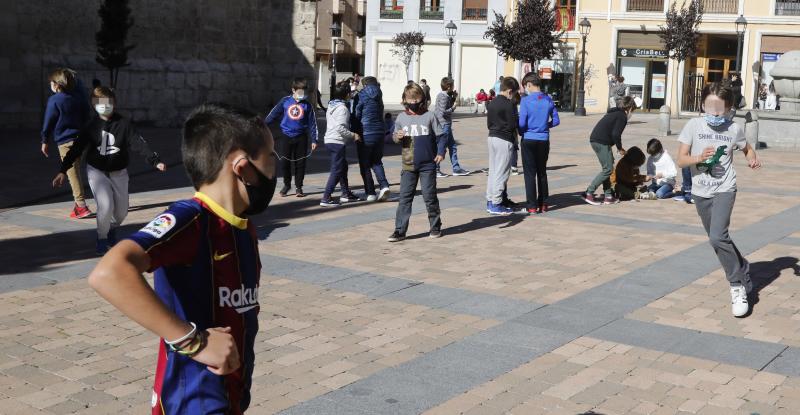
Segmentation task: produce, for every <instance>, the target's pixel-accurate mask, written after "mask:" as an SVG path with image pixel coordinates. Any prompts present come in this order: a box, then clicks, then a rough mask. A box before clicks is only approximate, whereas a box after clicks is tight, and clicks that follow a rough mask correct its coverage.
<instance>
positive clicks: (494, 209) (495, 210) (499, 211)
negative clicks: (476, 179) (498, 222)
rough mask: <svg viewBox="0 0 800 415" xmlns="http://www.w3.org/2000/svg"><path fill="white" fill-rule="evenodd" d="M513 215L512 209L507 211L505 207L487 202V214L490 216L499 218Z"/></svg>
mask: <svg viewBox="0 0 800 415" xmlns="http://www.w3.org/2000/svg"><path fill="white" fill-rule="evenodd" d="M512 213H514V211H513V210H512V209H509V208H507V207H505V206H501V205H495V204H494V203H492V202H489V214H490V215H500V216H508V215H510V214H512Z"/></svg>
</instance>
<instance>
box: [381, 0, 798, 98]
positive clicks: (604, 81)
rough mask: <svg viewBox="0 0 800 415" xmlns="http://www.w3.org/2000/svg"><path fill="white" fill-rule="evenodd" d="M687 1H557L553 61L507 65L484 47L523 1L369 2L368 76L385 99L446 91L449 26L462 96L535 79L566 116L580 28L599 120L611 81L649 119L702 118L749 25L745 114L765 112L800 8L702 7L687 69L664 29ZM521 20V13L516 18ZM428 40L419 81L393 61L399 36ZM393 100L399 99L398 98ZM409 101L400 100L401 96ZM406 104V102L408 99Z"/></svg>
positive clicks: (788, 3)
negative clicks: (705, 100) (616, 79)
mask: <svg viewBox="0 0 800 415" xmlns="http://www.w3.org/2000/svg"><path fill="white" fill-rule="evenodd" d="M675 1H677V4H678V6H680V5H681V4H682V3H683V1H682V0H552V1H551V4H552V6H553V9H554V13H556V16H557V22H558V29H559V30H560V31H562V30H563V34H562V37H561V42H560V43H559V44H558V45H556V46H557V53H556V54H555V56H554V57H553V59H551V60H545V61H541V62H536V63H534V64H533V65H532V64H531V63H525V62H515V61H506V60H504V59H503V58H500V57H498V56H497V52H496V50H495V49H494V48H493V46H492V44H491V42H489V41H488V40H485V39H483V34H484V32H485V31H486V28H487V27H488V24H489V23H490V22H491V21H492V19H494V17H493V16H494V12H499V13H501V14H505V15H507V14H508V13H509V10H513V8H514V7H515V4H516V0H511V1H505V0H451V1H447V0H441V2H437V1H436V0H420V2H419V3H416V2H414V3H413V4H411V3H408V2H404V0H369V1H368V3H367V11H368V13H367V39H366V40H367V41H366V53H365V61H366V65H365V66H366V68H365V70H366V72H367V73H368V74H375V75H376V76H378V78H379V79H380V80H381V84H382V85H383V86H384V91H387V89H388V91H402V86H403V85H404V84H405V83H406V80H407V79H413V80H415V81H418V80H419V79H421V78H427V79H428V81H429V83H430V81H433V82H432V83H433V84H437V83H438V80H439V79H441V77H443V76H446V74H447V63H448V39H447V37H446V36H445V34H444V25H445V24H446V23H447V22H449V21H450V20H452V21H453V22H454V23H456V25H457V26H458V32H457V35H456V36H455V39H454V45H453V52H452V53H453V58H452V62H453V78H454V79H455V82H456V89H458V90H460V91H461V92H462V96H470V95H474V93H475V92H477V90H478V89H480V88H484V89H487V88H490V87H491V86H492V85H493V83H494V82H495V80H496V79H497V77H498V76H500V75H512V76H517V77H520V76H522V75H524V74H525V73H526V72H528V71H530V70H531V69H534V70H537V71H538V72H539V74H540V75H541V77H542V79H543V81H544V82H543V83H544V86H543V89H544V90H545V92H547V93H548V94H550V95H551V96H552V97H553V98H554V100H555V101H556V103H557V105H558V106H559V107H560V108H561V109H562V110H572V109H574V107H575V97H576V93H577V85H578V81H579V74H578V72H579V70H577V69H576V68H579V67H580V57H581V52H582V42H581V35H580V33H579V32H578V30H577V29H578V23H579V22H580V21H581V20H582V19H583V18H584V17H585V18H587V19H588V20H589V22H590V23H591V25H592V27H591V31H590V33H589V35H588V37H587V43H586V61H585V69H584V73H585V90H586V99H585V106H586V109H587V112H589V113H602V112H605V111H606V110H607V108H608V102H609V100H608V98H609V90H610V86H611V79H612V77H613V76H614V75H622V76H624V77H625V83H626V84H628V85H629V86H630V89H629V94H630V95H633V96H636V97H639V98H640V99H641V102H642V109H643V110H645V111H658V110H659V108H660V107H661V106H662V105H664V104H668V105H669V106H670V107H671V109H672V112H673V113H676V112H677V111H682V112H695V111H698V110H699V91H700V90H701V89H702V87H703V86H704V85H705V84H706V83H709V82H713V81H719V80H722V79H725V78H729V77H730V76H731V73H732V72H735V70H736V67H737V63H736V57H737V45H738V38H737V34H736V26H735V24H734V22H735V20H736V18H737V17H739V16H740V15H742V16H743V17H744V18H745V19H746V20H747V21H748V25H747V28H746V30H745V31H744V34H743V43H742V46H741V53H742V55H741V56H742V58H741V60H742V63H741V72H742V77H741V78H742V81H743V88H742V89H743V96H744V100H745V106H746V107H747V108H752V107H754V105H756V103H757V102H758V100H757V94H758V90H759V87H760V86H761V84H766V85H769V83H770V81H771V77H770V75H769V70H770V69H771V67H772V65H774V64H775V61H777V59H778V58H779V57H780V55H781V54H783V53H785V52H787V51H789V50H793V49H800V0H758V1H755V0H753V1H751V0H747V1H745V0H699V1H702V2H703V4H704V8H705V14H704V16H703V21H702V24H701V25H700V32H701V36H700V39H699V42H698V50H697V56H694V57H690V58H689V59H687V60H686V61H684V62H680V63H678V62H676V61H675V60H672V59H669V54H668V52H667V51H666V50H665V48H664V45H663V43H662V42H661V39H660V38H659V36H658V31H659V26H662V25H664V24H665V13H666V11H668V10H669V7H670V6H671V4H672V3H673V2H675ZM512 14H513V13H512ZM412 30H419V31H422V32H424V33H426V38H425V43H426V44H425V46H424V47H423V48H422V52H421V53H420V54H419V56H418V58H417V59H416V61H415V62H413V63H412V65H411V68H410V70H409V73H408V74H406V73H405V72H406V71H405V67H404V66H403V64H402V63H400V62H399V60H397V58H395V57H394V56H392V54H391V46H392V44H391V37H392V35H393V34H394V33H397V32H403V31H412ZM388 95H389V96H390V97H391V96H392V95H391V92H389V94H388ZM398 97H399V93H398ZM398 100H399V98H398Z"/></svg>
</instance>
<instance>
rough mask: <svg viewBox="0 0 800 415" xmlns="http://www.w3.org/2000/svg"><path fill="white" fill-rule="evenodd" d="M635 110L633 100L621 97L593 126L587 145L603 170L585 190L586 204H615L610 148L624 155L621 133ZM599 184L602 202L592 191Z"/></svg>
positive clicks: (612, 156)
mask: <svg viewBox="0 0 800 415" xmlns="http://www.w3.org/2000/svg"><path fill="white" fill-rule="evenodd" d="M635 110H636V102H634V101H633V98H632V97H623V98H622V99H621V100H620V101H619V104H618V106H617V108H612V109H610V110H608V113H607V114H606V115H604V116H603V118H601V119H600V121H599V122H598V123H597V125H595V126H594V129H593V130H592V135H591V136H590V137H589V143H590V144H591V145H592V150H594V153H595V154H596V155H597V159H598V160H599V161H600V166H601V167H602V168H603V169H602V170H601V171H600V173H598V174H597V176H596V177H595V178H594V180H592V183H591V184H589V187H588V188H586V193H585V194H584V195H583V200H584V201H585V202H586V203H588V204H590V205H595V206H596V205H600V204H604V205H610V204H613V203H617V200H616V199H615V198H614V190H613V188H612V187H611V172H612V170H613V169H614V154H613V153H612V151H611V148H612V147H614V146H616V147H617V152H618V153H619V155H620V156H624V155H625V149H624V148H623V147H622V132H623V131H625V127H626V126H627V125H628V120H629V119H630V118H631V116H632V115H633V111H635ZM601 183H602V184H603V193H604V194H605V196H604V198H603V201H602V202H601V201H599V200H597V199H596V198H595V195H594V191H595V190H597V187H598V186H600V184H601Z"/></svg>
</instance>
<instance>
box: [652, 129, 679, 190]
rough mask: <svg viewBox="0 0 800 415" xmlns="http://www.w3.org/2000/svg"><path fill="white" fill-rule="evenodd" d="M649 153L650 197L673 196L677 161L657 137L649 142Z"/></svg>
mask: <svg viewBox="0 0 800 415" xmlns="http://www.w3.org/2000/svg"><path fill="white" fill-rule="evenodd" d="M647 154H649V155H650V156H649V157H647V178H648V179H649V180H650V185H649V186H647V190H648V196H649V197H648V199H666V198H668V197H672V191H673V190H674V189H675V176H677V175H678V169H676V168H675V162H673V161H672V157H670V156H669V153H667V150H665V149H664V146H662V145H661V141H659V140H658V139H657V138H653V139H651V140H650V141H648V142H647Z"/></svg>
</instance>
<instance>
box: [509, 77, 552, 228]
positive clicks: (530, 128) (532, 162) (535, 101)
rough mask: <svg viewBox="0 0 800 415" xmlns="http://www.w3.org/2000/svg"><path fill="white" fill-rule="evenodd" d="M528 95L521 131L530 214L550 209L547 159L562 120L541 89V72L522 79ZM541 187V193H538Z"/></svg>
mask: <svg viewBox="0 0 800 415" xmlns="http://www.w3.org/2000/svg"><path fill="white" fill-rule="evenodd" d="M522 85H523V86H524V87H525V91H527V93H528V95H527V96H526V97H525V98H523V99H522V102H521V104H520V108H519V134H520V135H521V136H522V140H521V141H522V142H521V145H520V149H521V151H522V168H523V173H524V175H525V194H526V196H527V199H528V200H527V202H528V213H537V214H539V213H544V212H547V197H548V196H549V195H550V194H549V189H548V186H547V158H548V156H549V155H550V129H551V128H553V127H555V126H557V125H558V124H560V123H561V121H560V120H559V119H558V111H556V106H555V104H553V100H552V99H550V97H549V96H547V94H545V93H543V92H542V90H541V86H542V80H541V79H539V75H537V74H535V73H533V72H529V73H528V74H527V75H525V77H524V78H522ZM537 187H538V193H537Z"/></svg>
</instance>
